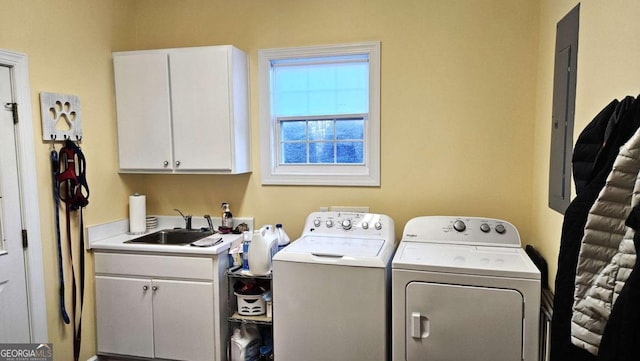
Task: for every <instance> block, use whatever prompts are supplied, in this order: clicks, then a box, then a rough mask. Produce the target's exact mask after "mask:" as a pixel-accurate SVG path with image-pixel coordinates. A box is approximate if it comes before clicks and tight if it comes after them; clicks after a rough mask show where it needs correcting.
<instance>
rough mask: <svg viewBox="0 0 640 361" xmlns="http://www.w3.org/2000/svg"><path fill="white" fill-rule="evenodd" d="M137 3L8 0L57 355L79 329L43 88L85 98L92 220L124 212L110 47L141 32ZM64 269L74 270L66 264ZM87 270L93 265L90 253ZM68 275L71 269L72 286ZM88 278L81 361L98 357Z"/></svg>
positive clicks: (5, 23)
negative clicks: (62, 283)
mask: <svg viewBox="0 0 640 361" xmlns="http://www.w3.org/2000/svg"><path fill="white" fill-rule="evenodd" d="M133 4H134V3H132V2H130V1H128V0H109V1H107V0H88V1H87V0H3V1H2V10H1V11H0V24H2V25H1V28H2V30H1V31H0V48H2V49H6V50H12V51H17V52H21V53H24V54H27V56H28V60H29V75H30V88H31V93H32V96H31V102H32V112H33V115H34V117H33V128H34V135H33V136H34V139H35V146H36V149H35V154H36V167H37V174H38V195H39V203H40V217H41V230H42V235H41V237H42V255H43V259H42V263H43V267H44V273H45V287H46V290H45V292H46V299H47V321H48V334H49V342H52V343H53V344H54V356H55V360H60V361H67V360H72V359H73V346H72V338H73V329H72V328H71V326H67V325H64V324H63V323H62V321H61V319H60V316H59V314H60V312H59V302H58V278H57V275H58V273H57V266H58V261H57V258H56V254H57V253H56V252H57V251H56V240H55V235H54V231H55V224H54V213H53V201H52V195H51V180H50V169H51V167H50V163H49V151H50V144H49V143H45V142H43V141H42V127H41V119H40V98H39V93H40V92H54V93H63V94H73V95H77V96H79V98H80V103H81V111H82V118H83V131H84V141H83V142H82V149H83V152H84V153H85V156H86V158H87V172H88V174H87V177H88V183H89V186H90V190H91V194H90V205H89V207H88V209H87V210H86V212H85V216H86V220H87V221H88V223H90V224H93V223H103V222H106V221H111V220H114V219H120V218H124V217H126V216H127V213H126V205H125V204H124V202H126V199H127V198H126V197H127V195H128V194H130V193H131V190H130V188H129V187H130V183H125V182H124V181H123V178H121V177H119V176H118V175H117V174H116V172H115V166H116V160H117V158H116V138H115V134H116V133H115V127H114V117H115V109H114V97H113V85H112V84H113V70H112V65H111V51H112V49H113V48H118V47H123V46H126V44H127V43H128V42H129V41H131V39H132V38H133V37H132V35H134V34H135V27H134V26H133V24H134V19H133V18H131V17H130V15H131V14H133V13H134V11H133V10H134V8H133V6H132V5H133ZM22 120H23V121H28V120H26V119H22ZM76 232H77V231H76ZM31 261H32V262H39V261H40V260H31ZM66 267H67V269H69V268H68V267H69V265H68V264H66ZM87 268H88V270H92V269H93V261H92V257H91V256H90V255H89V257H88V259H87ZM70 274H71V272H70V271H67V273H66V276H68V277H67V282H66V284H67V289H68V290H70V282H71V280H70V277H69V276H70ZM87 276H88V277H87V285H86V286H87V288H86V300H85V303H86V305H85V312H84V316H83V321H84V326H83V342H82V345H83V351H82V354H81V359H83V360H86V359H88V358H89V357H91V356H92V355H93V354H95V327H94V324H95V321H94V296H93V282H92V279H93V275H92V272H89V273H88V275H87ZM68 294H69V296H68V297H67V305H70V304H71V299H70V292H69V293H68ZM69 308H70V307H69ZM0 317H2V315H0Z"/></svg>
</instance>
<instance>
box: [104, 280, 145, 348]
mask: <svg viewBox="0 0 640 361" xmlns="http://www.w3.org/2000/svg"><path fill="white" fill-rule="evenodd" d="M95 287H96V332H97V341H98V353H100V354H104V353H109V354H124V355H132V356H141V357H153V355H154V353H153V314H152V307H151V300H152V288H151V280H149V279H139V278H123V277H110V276H96V283H95Z"/></svg>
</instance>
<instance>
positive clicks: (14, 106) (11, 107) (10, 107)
mask: <svg viewBox="0 0 640 361" xmlns="http://www.w3.org/2000/svg"><path fill="white" fill-rule="evenodd" d="M4 107H5V109H7V110H10V111H11V112H12V113H13V124H18V103H5V104H4Z"/></svg>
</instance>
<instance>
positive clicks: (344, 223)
mask: <svg viewBox="0 0 640 361" xmlns="http://www.w3.org/2000/svg"><path fill="white" fill-rule="evenodd" d="M393 233H394V225H393V221H392V220H391V218H390V217H389V216H387V215H384V214H375V213H357V212H314V213H311V214H310V215H309V216H308V217H307V221H306V223H305V227H304V231H303V236H304V235H309V234H325V235H336V236H337V235H341V236H358V237H368V238H383V239H393Z"/></svg>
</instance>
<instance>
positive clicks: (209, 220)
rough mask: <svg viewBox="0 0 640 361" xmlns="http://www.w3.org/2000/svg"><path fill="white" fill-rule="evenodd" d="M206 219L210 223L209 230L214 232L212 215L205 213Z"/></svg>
mask: <svg viewBox="0 0 640 361" xmlns="http://www.w3.org/2000/svg"><path fill="white" fill-rule="evenodd" d="M204 219H206V220H207V223H208V224H209V230H210V231H211V232H214V229H213V221H212V220H211V216H210V215H208V214H205V215H204Z"/></svg>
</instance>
